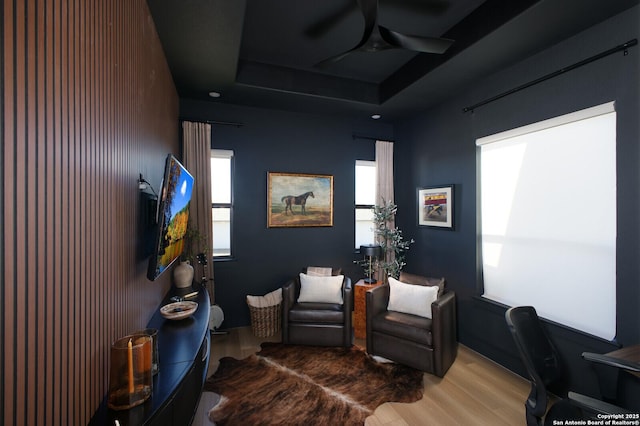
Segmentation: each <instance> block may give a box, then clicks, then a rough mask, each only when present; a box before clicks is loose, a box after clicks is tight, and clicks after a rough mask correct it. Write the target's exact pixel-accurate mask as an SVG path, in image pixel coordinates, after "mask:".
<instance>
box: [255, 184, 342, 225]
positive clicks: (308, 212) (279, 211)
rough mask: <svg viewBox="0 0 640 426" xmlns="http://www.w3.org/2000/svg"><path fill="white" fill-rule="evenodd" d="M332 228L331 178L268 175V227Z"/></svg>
mask: <svg viewBox="0 0 640 426" xmlns="http://www.w3.org/2000/svg"><path fill="white" fill-rule="evenodd" d="M318 226H333V176H332V175H316V174H307V173H282V172H268V173H267V227H269V228H282V227H318Z"/></svg>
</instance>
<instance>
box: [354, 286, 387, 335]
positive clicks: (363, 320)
mask: <svg viewBox="0 0 640 426" xmlns="http://www.w3.org/2000/svg"><path fill="white" fill-rule="evenodd" d="M380 284H382V283H380V282H377V283H375V284H366V283H365V282H364V279H362V280H360V281H358V282H357V283H356V286H355V293H354V295H353V331H354V335H355V337H356V339H364V338H366V337H367V301H366V294H365V293H366V292H367V290H369V289H372V288H374V287H378V286H379V285H380Z"/></svg>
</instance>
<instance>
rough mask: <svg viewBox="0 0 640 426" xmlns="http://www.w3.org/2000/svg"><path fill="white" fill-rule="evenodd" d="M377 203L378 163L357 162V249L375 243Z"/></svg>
mask: <svg viewBox="0 0 640 426" xmlns="http://www.w3.org/2000/svg"><path fill="white" fill-rule="evenodd" d="M375 203H376V162H375V161H364V160H356V214H355V216H356V248H360V246H361V245H365V244H373V243H374V232H373V211H372V209H373V206H374V205H375Z"/></svg>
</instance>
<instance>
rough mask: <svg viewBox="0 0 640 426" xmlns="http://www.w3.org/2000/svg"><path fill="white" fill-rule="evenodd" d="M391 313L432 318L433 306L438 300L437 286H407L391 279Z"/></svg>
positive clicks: (389, 307)
mask: <svg viewBox="0 0 640 426" xmlns="http://www.w3.org/2000/svg"><path fill="white" fill-rule="evenodd" d="M389 287H390V288H389V306H388V308H387V309H389V310H390V311H396V312H402V313H405V314H412V315H418V316H420V317H424V318H429V319H430V318H431V304H432V303H433V302H435V301H436V299H437V298H438V287H437V286H425V285H415V284H407V283H403V282H401V281H398V280H396V279H395V278H393V277H389Z"/></svg>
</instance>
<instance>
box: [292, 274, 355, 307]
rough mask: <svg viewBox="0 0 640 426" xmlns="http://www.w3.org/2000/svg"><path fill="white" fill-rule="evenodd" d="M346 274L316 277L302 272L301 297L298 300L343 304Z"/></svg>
mask: <svg viewBox="0 0 640 426" xmlns="http://www.w3.org/2000/svg"><path fill="white" fill-rule="evenodd" d="M343 280H344V275H335V276H329V277H314V276H311V275H307V274H303V273H300V297H298V302H316V303H338V304H342V281H343Z"/></svg>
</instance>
